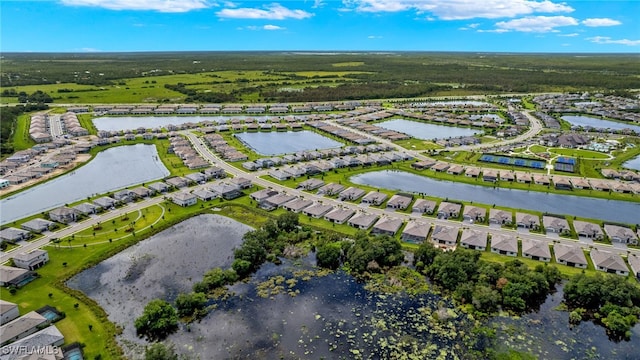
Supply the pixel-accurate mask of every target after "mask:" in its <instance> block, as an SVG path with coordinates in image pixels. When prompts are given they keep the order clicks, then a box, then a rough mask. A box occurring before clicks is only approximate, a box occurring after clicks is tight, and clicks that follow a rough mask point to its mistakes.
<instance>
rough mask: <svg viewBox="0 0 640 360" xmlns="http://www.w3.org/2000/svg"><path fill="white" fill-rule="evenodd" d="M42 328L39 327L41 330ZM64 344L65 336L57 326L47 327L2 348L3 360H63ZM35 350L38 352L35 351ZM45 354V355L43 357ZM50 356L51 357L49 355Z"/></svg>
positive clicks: (0, 349)
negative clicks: (61, 349)
mask: <svg viewBox="0 0 640 360" xmlns="http://www.w3.org/2000/svg"><path fill="white" fill-rule="evenodd" d="M39 328H40V327H38V329H39ZM62 344H64V336H63V335H62V333H61V332H60V330H58V328H57V327H56V326H55V325H51V326H49V327H46V328H44V329H42V330H40V331H37V332H36V333H34V334H31V335H29V336H26V337H25V338H23V339H20V340H18V341H15V342H13V343H11V344H9V345H7V346H3V347H2V348H0V354H6V355H2V356H0V359H2V360H34V359H38V360H62V359H63V354H62V351H60V346H62ZM34 349H35V350H36V351H39V352H36V351H34ZM43 354H44V355H43ZM47 354H50V355H47Z"/></svg>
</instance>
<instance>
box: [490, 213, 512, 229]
mask: <svg viewBox="0 0 640 360" xmlns="http://www.w3.org/2000/svg"><path fill="white" fill-rule="evenodd" d="M512 221H513V213H512V212H511V211H506V210H500V209H491V210H489V224H499V225H511V222H512Z"/></svg>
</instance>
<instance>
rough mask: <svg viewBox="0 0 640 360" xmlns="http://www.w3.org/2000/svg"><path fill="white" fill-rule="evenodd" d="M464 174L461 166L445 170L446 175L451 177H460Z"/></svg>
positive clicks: (452, 166)
mask: <svg viewBox="0 0 640 360" xmlns="http://www.w3.org/2000/svg"><path fill="white" fill-rule="evenodd" d="M463 172H464V168H463V167H462V166H461V165H451V167H449V169H447V174H451V175H460V174H462V173H463Z"/></svg>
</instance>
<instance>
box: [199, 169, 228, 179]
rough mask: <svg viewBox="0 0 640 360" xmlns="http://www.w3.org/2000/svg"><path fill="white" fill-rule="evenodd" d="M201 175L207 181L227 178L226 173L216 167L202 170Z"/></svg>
mask: <svg viewBox="0 0 640 360" xmlns="http://www.w3.org/2000/svg"><path fill="white" fill-rule="evenodd" d="M202 173H203V174H204V176H205V177H206V178H207V180H211V179H224V178H225V177H227V173H225V172H224V169H223V168H220V167H217V166H213V167H210V168H208V169H204V170H202Z"/></svg>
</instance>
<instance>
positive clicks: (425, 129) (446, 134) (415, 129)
mask: <svg viewBox="0 0 640 360" xmlns="http://www.w3.org/2000/svg"><path fill="white" fill-rule="evenodd" d="M376 126H379V127H381V128H384V129H388V130H394V131H399V132H402V133H405V134H408V135H410V136H412V137H414V138H416V139H422V140H436V139H446V138H452V137H461V136H472V135H475V134H479V133H481V131H477V130H473V129H468V128H459V127H453V126H445V125H435V124H427V123H423V122H418V121H412V120H404V119H395V120H387V121H383V122H379V123H376Z"/></svg>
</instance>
